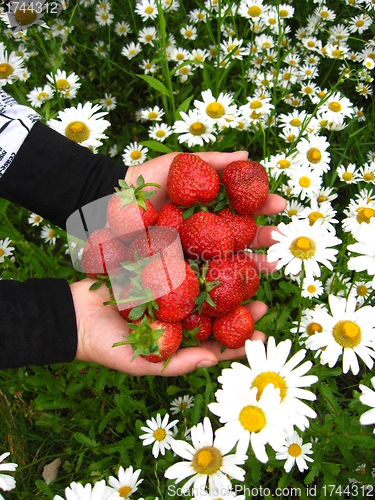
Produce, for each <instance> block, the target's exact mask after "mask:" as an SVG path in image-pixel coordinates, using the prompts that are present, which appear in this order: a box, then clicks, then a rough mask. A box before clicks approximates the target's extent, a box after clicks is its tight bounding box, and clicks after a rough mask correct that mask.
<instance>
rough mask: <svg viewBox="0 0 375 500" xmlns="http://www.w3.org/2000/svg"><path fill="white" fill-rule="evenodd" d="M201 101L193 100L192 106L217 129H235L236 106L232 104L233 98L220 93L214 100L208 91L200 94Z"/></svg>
mask: <svg viewBox="0 0 375 500" xmlns="http://www.w3.org/2000/svg"><path fill="white" fill-rule="evenodd" d="M202 99H203V102H202V101H198V100H195V101H194V106H195V107H196V109H197V110H198V111H200V113H201V115H203V116H205V117H207V118H208V120H209V121H210V122H211V123H212V124H213V125H214V124H217V125H218V126H219V127H221V126H224V127H230V126H232V127H236V125H237V121H236V119H235V118H236V114H237V106H236V104H233V97H232V96H231V95H230V94H224V93H223V92H221V93H220V95H219V97H218V98H217V99H215V97H214V96H213V94H212V92H211V90H210V89H208V90H204V91H203V92H202Z"/></svg>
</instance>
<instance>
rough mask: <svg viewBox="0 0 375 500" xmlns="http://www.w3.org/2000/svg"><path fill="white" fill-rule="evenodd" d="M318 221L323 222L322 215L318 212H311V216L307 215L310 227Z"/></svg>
mask: <svg viewBox="0 0 375 500" xmlns="http://www.w3.org/2000/svg"><path fill="white" fill-rule="evenodd" d="M318 219H323V220H324V215H323V214H322V213H320V212H311V214H309V221H310V226H312V225H313V224H314V223H315V222H316V221H317V220H318Z"/></svg>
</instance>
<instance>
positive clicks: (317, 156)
mask: <svg viewBox="0 0 375 500" xmlns="http://www.w3.org/2000/svg"><path fill="white" fill-rule="evenodd" d="M306 156H307V159H308V160H309V162H310V163H313V164H316V163H319V162H320V161H321V159H322V153H321V152H320V150H319V149H318V148H310V149H309V150H308V151H307V153H306Z"/></svg>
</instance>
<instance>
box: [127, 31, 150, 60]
mask: <svg viewBox="0 0 375 500" xmlns="http://www.w3.org/2000/svg"><path fill="white" fill-rule="evenodd" d="M146 40H147V36H146ZM148 41H149V40H148ZM134 54H135V50H134V49H130V50H129V56H134Z"/></svg>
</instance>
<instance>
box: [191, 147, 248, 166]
mask: <svg viewBox="0 0 375 500" xmlns="http://www.w3.org/2000/svg"><path fill="white" fill-rule="evenodd" d="M197 155H198V156H199V157H200V158H202V160H204V161H206V162H207V163H209V164H210V165H212V166H213V167H214V168H215V169H216V170H218V171H221V170H224V168H225V167H226V166H227V165H229V164H230V163H232V162H233V161H246V160H247V159H248V156H249V155H248V153H247V151H236V152H234V153H218V152H216V151H212V152H207V153H197Z"/></svg>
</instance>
